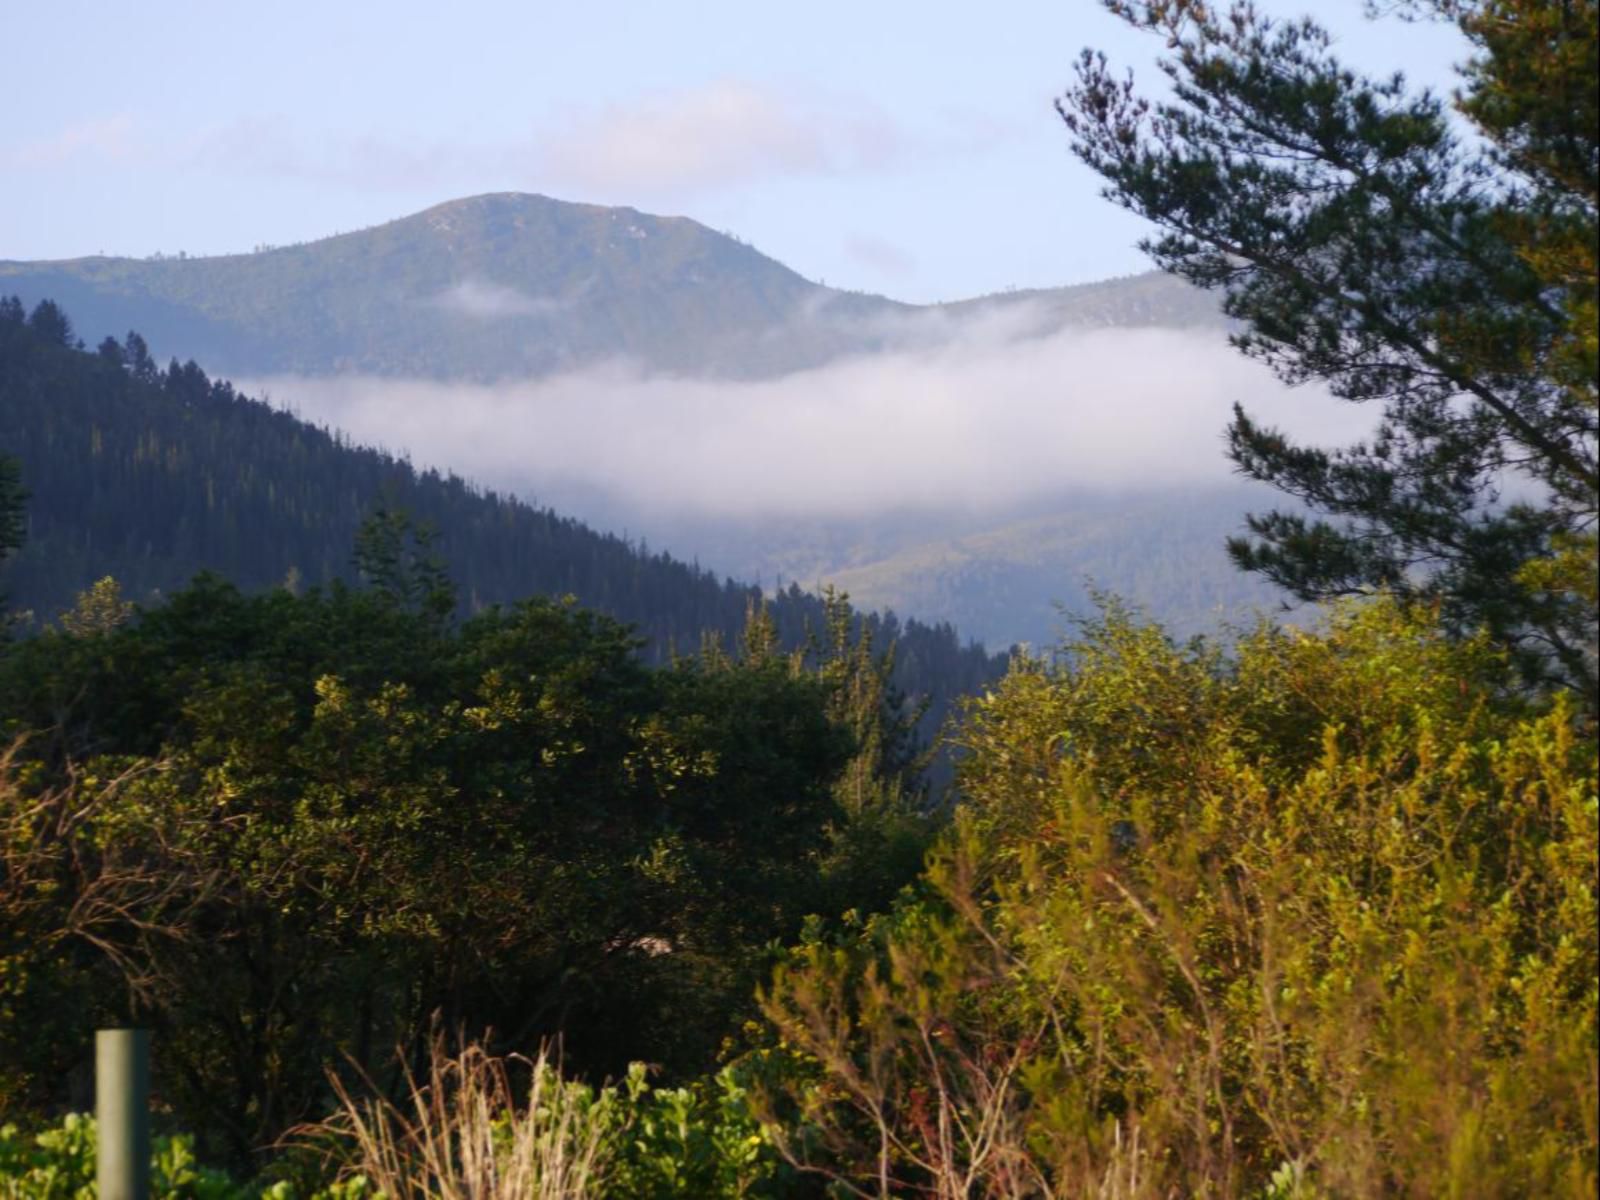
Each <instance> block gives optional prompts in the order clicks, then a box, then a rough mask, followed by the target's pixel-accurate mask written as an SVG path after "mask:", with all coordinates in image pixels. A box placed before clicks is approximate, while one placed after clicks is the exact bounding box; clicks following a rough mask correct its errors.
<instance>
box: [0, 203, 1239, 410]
mask: <svg viewBox="0 0 1600 1200" xmlns="http://www.w3.org/2000/svg"><path fill="white" fill-rule="evenodd" d="M0 292H4V293H16V294H18V295H20V296H21V297H22V298H23V300H24V301H25V302H26V303H27V304H28V305H29V306H30V307H31V306H32V305H33V304H35V303H37V302H38V301H39V300H42V299H53V300H55V301H57V302H58V303H60V304H62V305H63V306H64V307H66V308H67V309H68V310H69V311H70V312H71V313H72V314H73V317H74V319H75V320H76V321H77V323H78V326H79V328H80V330H82V331H83V333H84V336H85V337H86V338H87V339H88V340H90V341H97V340H98V339H99V338H101V337H103V336H105V335H106V334H114V335H115V336H118V337H121V336H122V333H123V331H124V330H126V329H128V328H130V327H132V328H137V329H139V330H140V331H141V332H143V333H144V335H145V336H146V338H147V339H148V340H149V342H150V345H151V346H152V347H153V348H154V351H155V353H156V354H157V355H158V356H159V357H162V358H165V357H167V356H170V355H176V356H178V357H180V358H185V359H187V358H196V359H198V360H200V361H202V362H204V363H206V364H207V365H208V366H210V367H211V368H212V369H214V370H225V371H227V372H229V373H231V374H234V375H244V374H306V375H326V374H332V373H342V372H358V373H362V374H374V375H386V376H401V377H421V378H432V379H458V380H459V379H475V380H483V379H503V378H526V377H529V376H535V375H543V374H548V373H551V372H555V371H561V370H569V369H572V368H576V367H581V366H584V365H589V364H594V363H598V362H603V361H608V360H613V359H616V360H625V361H628V362H630V363H635V364H638V365H640V366H642V367H645V368H647V369H650V370H655V371H664V372H670V373H689V374H707V375H720V376H735V377H755V376H771V375H777V374H782V373H785V372H789V371H794V370H796V369H798V368H801V367H806V366H814V365H816V364H818V363H821V362H825V361H827V360H829V359H831V358H835V357H838V356H839V355H843V354H851V353H862V352H869V351H872V350H877V349H881V348H883V347H884V346H885V345H887V344H890V343H892V342H893V340H894V339H895V337H896V336H898V335H899V334H900V333H903V332H904V330H903V329H902V328H901V326H902V325H903V324H904V323H905V321H906V320H907V319H908V318H914V317H916V316H918V315H919V314H920V315H928V316H933V317H935V318H938V317H942V316H952V317H962V316H968V315H977V314H979V313H982V312H986V311H990V310H994V309H998V308H1014V307H1016V306H1018V305H1027V306H1028V308H1029V311H1030V312H1033V313H1036V314H1037V316H1038V319H1039V321H1040V329H1041V331H1043V330H1044V329H1046V328H1060V327H1061V326H1063V325H1084V326H1091V327H1092V326H1098V325H1105V324H1120V325H1146V324H1159V325H1167V326H1172V325H1180V326H1182V325H1193V324H1215V323H1217V322H1218V321H1219V320H1220V318H1219V316H1218V314H1217V309H1216V306H1215V305H1214V304H1213V303H1212V302H1211V301H1210V300H1209V299H1208V298H1207V297H1206V296H1205V294H1204V293H1202V292H1200V291H1198V290H1197V289H1194V288H1189V287H1185V286H1184V285H1182V284H1179V283H1176V282H1174V281H1173V280H1171V279H1168V278H1165V277H1162V276H1159V275H1145V276H1139V277H1136V278H1134V279H1130V280H1121V281H1112V282H1109V283H1104V284H1091V285H1087V286H1084V287H1076V288H1063V289H1059V290H1051V291H1031V292H1020V293H1008V294H1003V295H997V296H990V297H985V298H982V299H978V300H973V301H967V302H963V303H960V304H952V305H931V306H922V307H918V306H914V305H907V304H900V303H897V302H896V301H893V300H889V299H887V298H885V297H882V296H874V295H866V294H862V293H856V292H845V291H840V290H838V289H836V288H829V287H826V286H823V285H822V284H819V283H814V282H812V281H811V280H808V279H806V278H804V277H803V276H801V275H799V274H798V273H796V272H795V271H793V270H790V269H789V268H788V267H786V266H784V265H783V264H782V263H780V262H777V261H775V260H774V259H771V258H768V257H767V256H766V255H764V254H762V253H760V252H759V251H757V250H755V249H754V248H752V247H750V246H747V245H745V244H744V243H743V242H740V241H739V240H737V239H736V238H733V237H731V236H729V235H727V234H722V233H717V232H715V231H714V230H711V229H708V228H706V227H705V226H704V225H701V224H699V223H698V222H696V221H692V220H690V219H688V218H686V217H663V216H655V215H651V214H649V213H641V212H638V211H636V210H634V209H631V208H608V207H604V206H602V205H595V204H572V203H567V202H564V201H560V200H553V199H550V198H549V197H547V196H533V195H524V194H519V193H502V194H497V195H485V196H472V197H468V198H465V199H461V200H454V201H450V202H448V203H445V204H440V205H437V206H435V207H433V208H430V209H427V210H426V211H424V212H420V213H415V214H413V215H411V216H408V217H403V218H401V219H399V220H396V221H390V222H388V223H386V224H384V225H379V226H376V227H374V228H371V229H364V230H360V231H358V232H355V233H345V234H340V235H337V236H334V237H329V238H321V239H318V240H316V241H313V242H306V243H303V244H300V245H295V246H284V247H262V248H261V249H259V250H257V251H256V252H255V253H251V254H230V255H219V256H215V257H204V258H190V257H179V256H176V255H169V256H161V257H154V258H149V259H133V258H108V257H99V256H96V257H91V258H78V259H71V260H67V261H61V262H0Z"/></svg>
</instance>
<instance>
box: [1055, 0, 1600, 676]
mask: <svg viewBox="0 0 1600 1200" xmlns="http://www.w3.org/2000/svg"><path fill="white" fill-rule="evenodd" d="M1107 6H1108V7H1109V8H1110V9H1111V10H1112V11H1113V12H1115V13H1117V14H1118V15H1120V16H1122V17H1124V18H1125V19H1127V20H1128V21H1129V22H1130V23H1132V24H1134V25H1135V26H1138V27H1141V28H1145V29H1149V30H1151V31H1152V32H1155V33H1158V34H1160V35H1161V36H1163V37H1165V38H1166V39H1167V41H1168V46H1169V48H1170V50H1171V52H1172V53H1171V58H1170V59H1169V60H1168V61H1167V62H1166V63H1165V64H1164V69H1165V71H1166V72H1167V74H1168V75H1169V77H1170V78H1171V80H1172V83H1173V89H1174V99H1173V100H1172V101H1171V102H1164V103H1159V104H1155V103H1151V102H1148V101H1146V100H1144V99H1141V98H1140V97H1139V96H1138V95H1137V94H1136V93H1135V92H1134V90H1133V86H1132V83H1131V80H1123V79H1120V78H1117V77H1116V76H1115V75H1114V74H1113V73H1112V71H1111V70H1110V68H1109V67H1108V65H1107V63H1106V61H1105V59H1104V57H1103V56H1097V55H1094V54H1092V53H1090V52H1087V51H1086V52H1085V53H1084V56H1083V58H1082V60H1081V62H1080V64H1079V71H1078V84H1077V86H1076V87H1075V88H1074V89H1073V90H1072V91H1071V92H1070V93H1069V94H1068V95H1067V97H1066V98H1065V100H1064V101H1063V104H1062V112H1063V115H1064V116H1065V118H1066V121H1067V124H1068V126H1069V127H1070V129H1071V131H1072V133H1073V135H1074V149H1075V150H1076V152H1077V153H1078V155H1079V156H1080V157H1081V158H1082V159H1083V160H1084V161H1085V162H1087V163H1088V164H1089V165H1090V166H1092V167H1093V168H1095V169H1096V170H1097V171H1099V172H1100V173H1101V174H1102V175H1103V176H1104V177H1105V178H1106V180H1107V183H1108V188H1107V192H1106V194H1107V195H1108V196H1109V197H1110V198H1111V199H1113V200H1115V201H1116V202H1117V203H1119V204H1121V205H1123V206H1125V207H1127V208H1130V209H1132V210H1133V211H1135V212H1137V213H1140V214H1142V215H1144V216H1146V217H1149V218H1150V219H1152V220H1153V221H1155V222H1156V223H1157V224H1159V225H1160V226H1161V228H1162V230H1163V232H1162V233H1161V235H1160V236H1158V237H1155V238H1152V239H1150V240H1148V241H1147V242H1146V243H1145V248H1146V249H1147V250H1148V251H1149V252H1150V254H1151V255H1152V256H1153V257H1154V258H1155V260H1156V261H1157V262H1158V263H1159V264H1160V265H1161V266H1162V267H1163V268H1164V269H1165V270H1167V271H1170V272H1173V273H1175V274H1177V275H1179V276H1181V277H1183V278H1185V279H1188V280H1190V281H1191V282H1193V283H1196V284H1198V285H1200V286H1201V287H1206V288H1217V289H1221V290H1222V292H1223V293H1224V297H1225V300H1224V309H1225V311H1226V312H1227V313H1228V315H1229V316H1231V317H1234V318H1236V319H1237V320H1239V321H1240V322H1242V323H1243V325H1244V329H1243V331H1242V332H1241V333H1240V334H1238V335H1237V336H1236V337H1235V339H1234V340H1235V343H1236V344H1237V345H1238V346H1239V347H1240V348H1241V349H1242V350H1244V351H1245V352H1246V353H1247V354H1249V355H1251V356H1253V357H1256V358H1258V359H1260V360H1262V361H1263V362H1265V363H1267V364H1268V365H1269V366H1271V367H1272V368H1273V370H1274V371H1276V372H1277V374H1278V375H1279V376H1280V377H1281V378H1282V379H1284V380H1286V381H1287V382H1289V383H1292V384H1300V383H1308V382H1320V383H1322V384H1325V385H1326V386H1327V387H1328V388H1329V389H1330V390H1331V391H1332V392H1333V394H1334V395H1336V396H1338V397H1340V398H1342V399H1345V400H1350V401H1354V402H1357V403H1372V404H1374V405H1375V406H1377V407H1378V408H1380V409H1381V412H1382V417H1381V420H1379V421H1378V422H1377V424H1376V429H1375V431H1374V433H1373V435H1372V437H1371V438H1370V439H1368V440H1367V441H1364V442H1361V443H1358V444H1356V445H1353V446H1349V447H1345V448H1341V449H1333V450H1330V449H1322V448H1313V447H1304V446H1299V445H1296V444H1294V443H1293V442H1292V441H1291V440H1290V439H1288V438H1287V437H1285V436H1284V435H1283V434H1281V433H1280V432H1278V431H1276V430H1273V429H1269V428H1265V427H1263V426H1260V425H1258V424H1256V423H1255V422H1254V421H1252V420H1251V419H1250V417H1249V416H1247V415H1246V414H1245V413H1244V412H1243V411H1237V412H1236V415H1235V419H1234V421H1233V424H1232V425H1231V426H1230V428H1229V432H1228V439H1229V453H1230V455H1231V457H1232V458H1233V460H1234V462H1235V463H1236V464H1237V465H1238V467H1239V470H1240V471H1241V472H1242V473H1243V474H1245V475H1247V476H1249V477H1251V478H1254V479H1259V480H1262V481H1265V482H1268V483H1271V484H1273V485H1274V486H1276V487H1278V488H1279V489H1281V490H1282V491H1284V492H1286V493H1287V494H1288V495H1290V496H1292V497H1295V498H1296V499H1297V500H1300V501H1302V502H1304V503H1305V504H1306V505H1308V506H1309V507H1310V508H1311V509H1312V510H1313V511H1314V512H1316V513H1319V514H1324V515H1326V516H1328V517H1331V518H1333V519H1332V520H1321V519H1308V518H1306V517H1304V516H1301V515H1299V514H1298V513H1293V512H1287V513H1286V512H1277V513H1269V514H1266V515H1263V516H1256V517H1252V518H1251V519H1250V528H1251V531H1252V534H1253V536H1252V537H1249V538H1242V539H1235V540H1233V541H1232V542H1231V543H1230V551H1231V553H1232V554H1233V557H1234V559H1235V561H1236V562H1238V563H1239V565H1240V566H1242V567H1244V568H1246V569H1248V570H1253V571H1259V572H1261V573H1262V574H1264V575H1266V576H1267V577H1268V578H1270V579H1272V580H1273V581H1275V582H1277V583H1278V584H1280V585H1281V586H1283V587H1285V588H1287V589H1288V590H1290V591H1291V592H1293V593H1295V594H1296V595H1298V596H1300V597H1302V598H1307V599H1315V598H1324V597H1330V596H1338V595H1343V594H1349V593H1354V592H1359V591H1361V590H1363V589H1366V588H1371V587H1375V586H1376V587H1383V588H1388V589H1391V590H1394V591H1397V592H1401V593H1405V594H1410V595H1414V596H1419V597H1428V598H1437V599H1438V600H1439V601H1440V602H1441V604H1442V612H1443V615H1444V618H1445V620H1446V621H1447V622H1448V623H1449V624H1450V625H1451V626H1452V627H1453V628H1456V629H1458V630H1471V629H1475V628H1477V627H1479V626H1486V627H1488V628H1489V629H1491V630H1493V631H1494V633H1495V636H1496V637H1497V638H1499V639H1500V640H1501V641H1503V642H1504V643H1506V644H1508V645H1512V646H1515V647H1516V648H1517V650H1518V652H1519V654H1520V656H1521V661H1522V666H1523V668H1524V671H1525V672H1526V673H1527V674H1528V675H1529V676H1530V677H1531V678H1533V679H1544V678H1549V677H1554V678H1560V679H1563V680H1565V681H1566V682H1567V683H1568V684H1569V685H1571V686H1575V687H1578V688H1579V689H1580V690H1582V691H1584V692H1586V693H1587V694H1589V695H1590V696H1591V697H1592V696H1593V694H1594V689H1595V651H1594V626H1595V620H1596V609H1595V605H1594V600H1593V595H1592V588H1589V589H1585V588H1582V587H1578V588H1576V589H1574V588H1572V587H1564V586H1550V584H1549V581H1548V579H1546V581H1545V582H1544V583H1543V584H1542V585H1540V584H1536V585H1534V586H1530V579H1529V577H1528V575H1526V574H1524V573H1523V572H1524V568H1525V567H1527V565H1528V564H1534V565H1533V566H1532V567H1531V568H1528V569H1529V570H1531V571H1532V573H1533V574H1534V575H1535V576H1539V575H1545V576H1548V574H1549V572H1548V571H1547V570H1545V568H1544V566H1543V564H1548V563H1550V562H1553V561H1557V560H1560V559H1562V558H1563V557H1564V556H1577V557H1578V558H1581V559H1584V560H1586V561H1587V564H1588V570H1589V573H1590V574H1592V573H1593V570H1594V527H1595V520H1596V480H1597V475H1596V458H1595V453H1596V429H1597V426H1596V412H1597V408H1596V390H1595V388H1596V383H1595V374H1596V357H1595V355H1596V349H1595V343H1596V338H1595V296H1596V275H1595V260H1594V249H1593V247H1594V243H1595V239H1596V230H1597V209H1596V205H1597V200H1600V194H1597V181H1596V163H1597V161H1600V159H1597V151H1596V146H1597V142H1596V137H1597V134H1596V131H1595V126H1594V122H1593V121H1592V120H1591V121H1583V120H1582V119H1581V116H1578V115H1577V114H1579V113H1581V112H1584V111H1587V112H1588V113H1590V114H1591V115H1592V113H1593V111H1594V108H1595V99H1594V94H1595V91H1596V87H1597V78H1596V65H1595V44H1596V37H1597V35H1596V31H1595V25H1596V22H1595V10H1594V5H1593V3H1579V4H1572V5H1568V4H1552V3H1529V4H1519V3H1510V2H1507V3H1501V2H1499V0H1493V2H1489V0H1485V2H1483V3H1460V4H1457V3H1439V4H1436V5H1422V6H1421V7H1435V8H1438V9H1440V10H1441V11H1442V12H1444V13H1446V15H1448V16H1450V17H1452V18H1455V19H1458V20H1459V21H1460V23H1461V24H1462V27H1463V29H1464V31H1465V32H1466V33H1467V34H1468V36H1469V37H1470V38H1471V39H1472V40H1473V42H1474V43H1475V45H1476V48H1477V49H1479V50H1481V51H1482V52H1483V54H1482V57H1480V58H1478V59H1476V60H1475V61H1474V63H1473V65H1472V67H1471V70H1470V71H1469V74H1468V88H1467V91H1466V95H1465V97H1464V98H1463V100H1462V103H1461V105H1460V107H1461V108H1462V109H1463V111H1464V112H1466V114H1467V115H1468V116H1469V117H1471V118H1473V119H1474V120H1475V121H1478V122H1479V123H1480V125H1481V126H1482V127H1483V129H1484V130H1485V131H1486V132H1487V133H1488V134H1489V135H1490V137H1491V139H1493V141H1494V142H1495V143H1498V146H1494V145H1491V146H1490V147H1489V148H1488V149H1485V148H1483V147H1482V146H1480V145H1478V144H1474V143H1471V142H1469V141H1468V140H1466V139H1464V138H1463V137H1461V136H1460V135H1459V134H1458V133H1457V132H1456V131H1455V130H1453V129H1452V127H1451V124H1450V120H1449V114H1448V112H1447V109H1446V106H1445V105H1444V104H1443V103H1442V102H1441V101H1440V100H1439V99H1438V98H1437V97H1435V96H1432V95H1430V94H1427V93H1421V94H1416V93H1412V92H1409V91H1408V90H1407V88H1406V86H1405V81H1404V79H1403V78H1401V77H1399V76H1397V77H1395V78H1393V79H1388V80H1380V81H1374V80H1368V79H1364V78H1362V77H1360V76H1359V75H1357V74H1355V73H1354V72H1352V71H1350V70H1349V69H1347V68H1345V67H1344V66H1342V65H1341V64H1340V63H1339V62H1338V61H1337V59H1336V58H1335V57H1334V55H1333V52H1332V49H1331V41H1330V39H1329V37H1328V35H1327V34H1326V33H1325V32H1324V31H1323V30H1322V29H1321V28H1319V27H1318V26H1317V25H1316V24H1315V23H1314V22H1313V21H1311V20H1309V19H1304V20H1297V21H1277V20H1274V19H1270V18H1267V17H1265V16H1262V15H1261V14H1260V13H1258V12H1256V11H1255V10H1254V9H1253V8H1251V7H1250V6H1248V5H1245V4H1235V5H1233V6H1231V7H1227V8H1226V9H1224V8H1216V9H1213V8H1211V7H1210V6H1203V5H1201V4H1199V3H1191V2H1188V0H1155V2H1150V3H1143V2H1135V0H1108V4H1107ZM1522 10H1526V11H1522ZM1518 30H1520V31H1521V32H1517V31H1518ZM1508 31H1510V32H1508ZM1535 64H1537V65H1535ZM1586 591H1587V592H1588V594H1587V595H1586V594H1585V592H1586Z"/></svg>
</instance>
